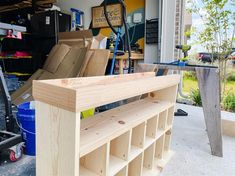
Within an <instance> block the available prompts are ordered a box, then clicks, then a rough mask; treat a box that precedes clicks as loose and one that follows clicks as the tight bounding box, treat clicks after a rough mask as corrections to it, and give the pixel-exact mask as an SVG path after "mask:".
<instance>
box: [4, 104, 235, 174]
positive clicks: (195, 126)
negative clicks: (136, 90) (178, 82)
mask: <svg viewBox="0 0 235 176" xmlns="http://www.w3.org/2000/svg"><path fill="white" fill-rule="evenodd" d="M177 107H178V108H182V109H183V110H185V111H187V112H188V113H189V116H188V117H175V121H174V131H173V139H172V150H173V151H175V155H174V156H173V157H172V159H171V160H170V162H169V163H168V164H167V166H166V167H165V168H164V170H163V172H162V173H161V176H203V175H205V176H235V138H231V137H226V136H224V137H223V142H224V158H218V157H214V156H212V155H210V146H209V144H208V138H207V134H206V131H205V123H204V119H203V114H202V108H198V107H193V106H187V105H179V104H178V105H177ZM1 109H2V108H0V123H1V124H2V122H3V121H1V119H2V117H1V116H2V115H3V114H2V112H1ZM222 114H223V115H229V116H231V117H234V118H235V114H234V113H225V112H223V113H222ZM0 176H35V157H29V156H24V157H23V158H22V159H21V160H20V161H18V162H16V163H11V164H9V163H8V164H6V163H2V164H1V166H0Z"/></svg>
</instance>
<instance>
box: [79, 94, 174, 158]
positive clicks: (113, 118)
mask: <svg viewBox="0 0 235 176" xmlns="http://www.w3.org/2000/svg"><path fill="white" fill-rule="evenodd" d="M156 102H157V103H156ZM170 106H172V103H170V102H160V101H156V100H154V99H151V98H146V99H142V100H139V101H136V102H133V103H129V104H126V105H123V106H120V107H118V108H115V109H111V110H109V111H106V112H104V113H100V114H97V115H95V116H93V117H90V118H88V119H84V120H82V121H81V133H80V134H81V139H80V157H82V156H84V155H86V154H88V153H89V152H91V151H93V150H95V149H96V148H98V147H100V146H102V145H104V144H105V143H108V142H109V141H111V140H113V139H115V138H116V137H118V136H120V135H122V134H124V133H125V132H127V131H129V130H131V129H132V128H134V127H136V126H137V125H139V124H141V123H143V122H145V121H146V120H148V119H150V118H152V117H154V116H156V115H157V114H159V113H160V112H162V111H164V110H165V109H167V108H169V107H170Z"/></svg>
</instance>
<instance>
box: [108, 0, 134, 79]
mask: <svg viewBox="0 0 235 176" xmlns="http://www.w3.org/2000/svg"><path fill="white" fill-rule="evenodd" d="M107 1H108V0H104V15H105V18H106V21H107V23H108V25H109V27H110V28H111V30H112V31H113V33H114V34H115V35H116V41H115V46H114V52H113V59H112V65H111V69H110V75H112V74H113V73H114V67H115V61H116V57H117V55H118V44H119V42H120V41H122V43H124V42H123V39H122V37H121V27H122V26H119V27H118V29H117V30H116V29H115V28H114V27H113V25H112V24H111V22H110V20H109V17H108V12H107ZM118 1H119V3H120V4H121V6H122V13H123V14H122V20H123V25H124V28H125V37H126V42H125V43H126V47H124V48H127V50H128V62H129V67H128V73H131V44H130V34H129V29H128V26H127V15H126V5H125V3H124V0H118Z"/></svg>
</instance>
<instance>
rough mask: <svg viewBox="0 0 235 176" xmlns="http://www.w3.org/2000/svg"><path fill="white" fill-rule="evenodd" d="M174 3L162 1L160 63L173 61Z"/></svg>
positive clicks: (166, 0)
mask: <svg viewBox="0 0 235 176" xmlns="http://www.w3.org/2000/svg"><path fill="white" fill-rule="evenodd" d="M175 8H176V1H172V0H163V9H162V36H161V62H172V61H174V49H175V11H176V9H175Z"/></svg>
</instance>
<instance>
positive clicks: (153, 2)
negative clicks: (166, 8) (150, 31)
mask: <svg viewBox="0 0 235 176" xmlns="http://www.w3.org/2000/svg"><path fill="white" fill-rule="evenodd" d="M158 8H159V0H146V1H145V18H146V20H150V19H153V18H159V13H158V12H159V10H158ZM157 53H158V47H157V44H146V43H145V48H144V58H145V60H144V62H145V63H154V62H156V61H157Z"/></svg>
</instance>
